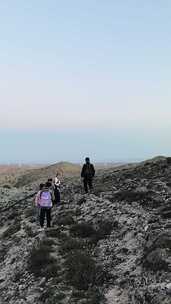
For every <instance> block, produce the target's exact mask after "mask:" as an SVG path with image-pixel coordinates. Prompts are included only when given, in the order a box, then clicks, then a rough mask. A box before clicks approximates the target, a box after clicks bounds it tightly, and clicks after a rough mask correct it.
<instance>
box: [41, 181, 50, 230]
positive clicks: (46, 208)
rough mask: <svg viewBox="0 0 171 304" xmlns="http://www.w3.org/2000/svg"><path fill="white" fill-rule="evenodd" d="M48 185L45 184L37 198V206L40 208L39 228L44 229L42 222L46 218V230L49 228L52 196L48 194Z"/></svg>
mask: <svg viewBox="0 0 171 304" xmlns="http://www.w3.org/2000/svg"><path fill="white" fill-rule="evenodd" d="M50 186H51V184H50V183H48V182H47V183H46V184H45V185H44V187H43V189H42V191H41V192H40V194H39V196H38V205H39V206H40V218H39V219H40V226H41V229H40V230H43V229H44V221H45V218H46V222H47V228H50V227H51V209H52V195H51V193H50Z"/></svg>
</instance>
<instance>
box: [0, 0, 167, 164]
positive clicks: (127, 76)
mask: <svg viewBox="0 0 171 304" xmlns="http://www.w3.org/2000/svg"><path fill="white" fill-rule="evenodd" d="M170 54H171V2H170V1H169V0H163V1H161V0H160V1H159V0H144V1H137V0H122V1H118V0H117V1H116V0H106V1H104V0H103V1H102V0H98V1H97V0H86V1H80V0H72V1H70V0H63V1H58V0H48V1H47V0H46V1H45V0H41V1H40V0H36V1H35V0H30V1H22V0H15V1H13V0H1V1H0V108H1V110H0V138H1V153H0V163H14V162H19V163H20V162H21V163H27V162H28V163H31V162H37V163H42V162H49V163H52V162H56V161H60V160H68V161H74V162H78V161H79V162H80V161H82V160H84V157H85V156H90V157H91V159H92V161H127V160H138V159H146V158H150V157H153V156H156V155H170V154H171V141H170V133H171V115H170V114H171V86H170V80H171V79H170V78H171V73H170V71H171V59H170Z"/></svg>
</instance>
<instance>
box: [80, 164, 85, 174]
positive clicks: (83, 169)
mask: <svg viewBox="0 0 171 304" xmlns="http://www.w3.org/2000/svg"><path fill="white" fill-rule="evenodd" d="M84 171H85V165H84V166H83V167H82V170H81V177H84Z"/></svg>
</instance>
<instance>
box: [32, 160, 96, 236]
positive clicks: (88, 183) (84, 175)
mask: <svg viewBox="0 0 171 304" xmlns="http://www.w3.org/2000/svg"><path fill="white" fill-rule="evenodd" d="M59 176H60V174H59V172H57V174H56V176H55V178H54V180H53V179H52V178H49V179H48V180H47V182H46V183H44V184H43V183H41V184H40V185H39V191H38V193H37V194H36V197H35V204H36V208H37V216H38V219H39V222H40V227H41V228H40V230H43V229H44V222H45V218H46V221H47V228H50V227H51V209H52V207H53V206H54V205H56V206H59V205H60V203H61V194H60V187H61V181H60V178H59ZM94 176H95V169H94V166H93V164H91V163H90V158H89V157H86V158H85V164H84V165H83V167H82V170H81V179H82V180H83V185H84V190H85V193H88V192H89V191H91V190H92V189H93V178H94Z"/></svg>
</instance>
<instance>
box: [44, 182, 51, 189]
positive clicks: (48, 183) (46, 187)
mask: <svg viewBox="0 0 171 304" xmlns="http://www.w3.org/2000/svg"><path fill="white" fill-rule="evenodd" d="M50 187H51V183H50V182H46V183H45V185H44V189H45V190H49V188H50Z"/></svg>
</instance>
